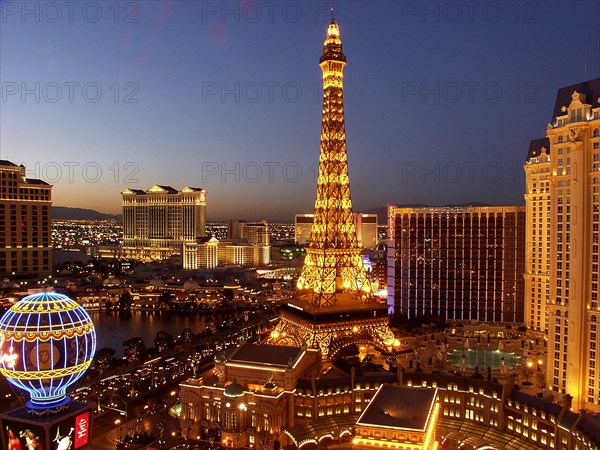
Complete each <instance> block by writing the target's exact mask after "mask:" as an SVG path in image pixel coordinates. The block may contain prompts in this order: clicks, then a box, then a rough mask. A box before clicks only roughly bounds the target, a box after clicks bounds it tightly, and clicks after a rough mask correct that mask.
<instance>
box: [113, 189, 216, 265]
mask: <svg viewBox="0 0 600 450" xmlns="http://www.w3.org/2000/svg"><path fill="white" fill-rule="evenodd" d="M121 195H122V197H123V201H122V205H123V246H122V249H121V253H122V256H124V257H129V258H134V259H140V260H143V261H150V260H158V259H165V258H169V257H170V256H172V255H175V254H182V252H183V245H184V244H186V243H188V244H192V243H195V242H196V240H197V238H201V237H204V236H205V235H206V232H205V224H206V191H205V190H204V189H200V188H192V187H187V186H186V187H184V188H183V189H182V190H181V191H178V190H176V189H173V188H172V187H171V186H159V185H154V186H152V187H151V188H150V189H148V190H147V191H142V190H138V189H125V190H124V191H123V192H121Z"/></svg>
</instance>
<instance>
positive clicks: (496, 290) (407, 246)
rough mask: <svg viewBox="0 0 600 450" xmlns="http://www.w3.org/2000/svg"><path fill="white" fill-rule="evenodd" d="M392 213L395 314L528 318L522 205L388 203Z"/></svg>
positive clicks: (481, 319)
mask: <svg viewBox="0 0 600 450" xmlns="http://www.w3.org/2000/svg"><path fill="white" fill-rule="evenodd" d="M388 211H389V227H390V239H389V241H388V286H387V290H388V306H389V308H390V310H392V311H393V312H394V314H401V315H403V316H405V317H406V318H408V319H412V318H415V317H423V318H430V319H431V320H439V319H446V320H464V321H470V320H476V321H479V322H507V323H515V322H516V323H521V322H523V309H524V305H523V286H524V282H523V275H522V274H523V268H524V259H525V210H524V208H522V207H517V206H499V207H464V208H463V207H461V208H453V207H452V208H450V207H440V208H438V207H431V208H400V207H396V206H393V205H390V206H389V208H388Z"/></svg>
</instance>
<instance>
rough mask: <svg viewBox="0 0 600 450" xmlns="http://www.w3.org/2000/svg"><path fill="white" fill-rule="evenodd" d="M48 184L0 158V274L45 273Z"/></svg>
mask: <svg viewBox="0 0 600 450" xmlns="http://www.w3.org/2000/svg"><path fill="white" fill-rule="evenodd" d="M51 223H52V186H51V185H49V184H48V183H46V182H44V181H42V180H38V179H33V178H26V177H25V166H23V165H21V166H17V165H16V164H13V163H12V162H10V161H6V160H0V276H7V275H10V274H15V275H24V274H37V275H43V274H49V273H51V271H52V248H51V245H52V243H51Z"/></svg>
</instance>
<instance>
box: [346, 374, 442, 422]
mask: <svg viewBox="0 0 600 450" xmlns="http://www.w3.org/2000/svg"><path fill="white" fill-rule="evenodd" d="M436 395H437V389H429V388H416V387H405V386H397V385H392V384H383V385H382V386H381V387H380V388H379V390H378V391H377V393H376V394H375V396H374V397H373V399H372V400H371V402H370V403H369V404H368V406H367V408H366V409H365V410H364V411H363V413H362V414H361V416H360V418H359V419H358V421H357V422H356V425H374V426H381V427H391V428H403V429H409V430H418V431H425V428H426V427H427V422H428V420H429V415H430V413H431V411H432V408H433V406H434V403H435V397H436Z"/></svg>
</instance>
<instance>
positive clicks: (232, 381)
mask: <svg viewBox="0 0 600 450" xmlns="http://www.w3.org/2000/svg"><path fill="white" fill-rule="evenodd" d="M473 375H475V374H468V375H467V376H455V375H451V374H441V373H437V374H434V373H422V372H421V373H410V372H407V371H404V370H403V369H401V368H400V370H396V369H391V370H390V371H378V372H369V371H367V370H363V371H362V373H360V371H357V370H350V372H349V373H348V372H346V371H343V370H341V369H339V368H338V367H336V366H335V365H334V364H333V363H332V362H331V361H328V360H326V359H323V358H322V356H321V352H320V351H318V350H317V349H310V348H306V347H291V346H278V345H259V344H249V343H242V344H241V345H240V346H238V347H235V348H233V349H228V350H226V351H224V352H222V353H221V354H219V356H218V358H217V360H216V362H215V368H214V370H211V371H209V372H207V373H205V374H199V375H198V376H195V377H192V378H189V379H187V380H186V381H185V382H183V383H181V385H180V387H181V389H180V392H179V399H180V402H181V414H180V418H179V419H180V425H181V430H182V433H183V437H184V438H186V439H190V440H192V441H194V440H203V441H209V440H213V441H214V442H220V445H221V446H223V447H228V448H242V447H243V448H257V449H278V448H281V447H286V446H292V447H296V448H306V449H309V448H314V446H315V445H317V444H319V443H322V444H325V443H337V442H342V443H343V442H348V444H350V443H351V442H352V443H353V445H354V446H355V447H356V446H358V447H360V448H373V447H379V446H381V447H386V448H393V449H402V448H410V449H433V448H437V447H436V445H438V444H442V443H444V447H445V448H459V446H460V448H461V449H464V450H474V449H480V448H489V449H498V450H500V449H522V450H531V449H549V450H555V449H559V450H598V449H599V448H600V416H598V415H593V414H586V413H584V412H574V411H572V410H571V407H572V403H571V399H570V397H565V399H564V402H563V403H562V404H557V403H551V402H548V401H546V400H544V399H542V398H539V397H533V396H530V395H526V394H524V393H522V392H521V391H520V390H519V389H518V387H517V386H515V384H514V379H513V378H512V376H507V377H506V376H505V377H504V378H501V376H500V375H498V378H501V379H500V380H499V381H498V380H496V379H483V377H482V376H477V375H475V376H473ZM496 375H497V374H494V376H496Z"/></svg>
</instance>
